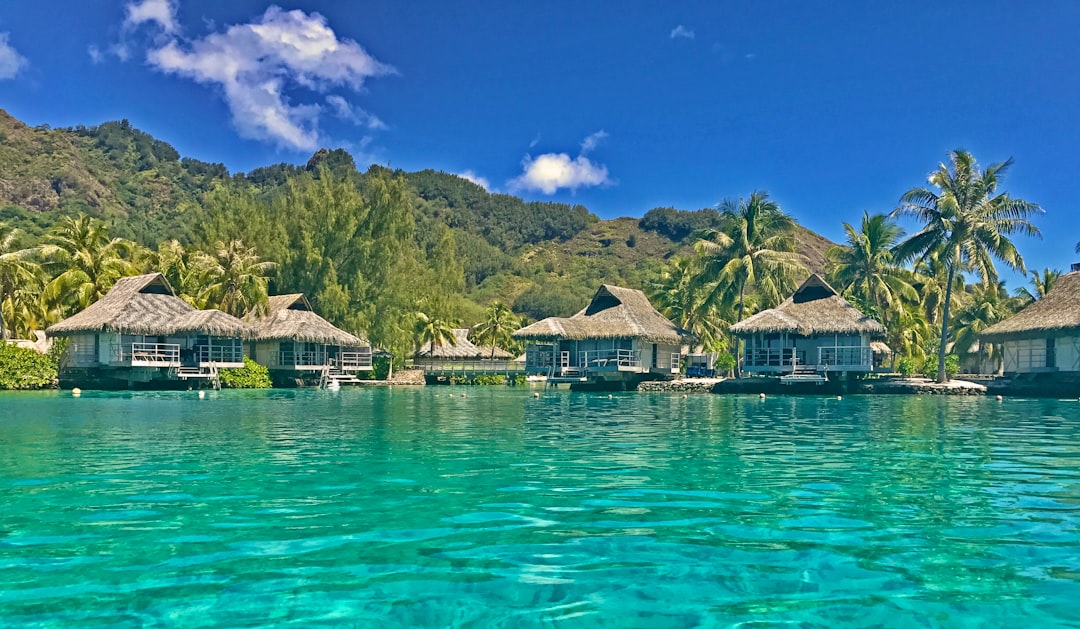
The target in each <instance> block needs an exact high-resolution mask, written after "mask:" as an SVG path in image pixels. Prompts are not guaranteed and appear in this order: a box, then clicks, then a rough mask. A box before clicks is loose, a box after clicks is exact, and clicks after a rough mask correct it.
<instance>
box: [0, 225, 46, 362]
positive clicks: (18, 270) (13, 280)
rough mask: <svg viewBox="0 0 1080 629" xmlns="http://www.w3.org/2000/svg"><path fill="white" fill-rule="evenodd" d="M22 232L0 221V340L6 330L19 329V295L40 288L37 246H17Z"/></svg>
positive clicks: (20, 321) (4, 335) (7, 331)
mask: <svg viewBox="0 0 1080 629" xmlns="http://www.w3.org/2000/svg"><path fill="white" fill-rule="evenodd" d="M22 235H23V234H22V230H20V229H18V228H16V227H12V228H8V227H7V225H6V224H4V223H0V342H3V340H4V339H5V338H7V337H8V335H9V330H14V331H15V333H16V334H18V333H19V332H20V331H21V330H20V327H21V324H22V323H23V317H18V316H16V313H17V312H18V311H19V308H18V306H17V302H19V301H20V298H21V297H24V296H25V295H26V294H27V293H28V292H33V293H36V292H37V291H39V290H40V288H41V287H40V283H41V267H39V266H38V264H37V263H36V262H35V261H34V256H35V255H37V252H38V250H37V248H29V249H20V248H19V246H18V243H19V240H20V239H21V238H22ZM5 318H6V319H5Z"/></svg>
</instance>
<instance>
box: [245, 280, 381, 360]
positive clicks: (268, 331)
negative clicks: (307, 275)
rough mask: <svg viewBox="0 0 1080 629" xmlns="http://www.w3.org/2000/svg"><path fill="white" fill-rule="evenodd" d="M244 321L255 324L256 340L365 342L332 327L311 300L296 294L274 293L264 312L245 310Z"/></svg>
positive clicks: (348, 344)
mask: <svg viewBox="0 0 1080 629" xmlns="http://www.w3.org/2000/svg"><path fill="white" fill-rule="evenodd" d="M244 320H245V321H247V322H248V323H250V324H251V325H253V326H254V327H255V338H256V339H258V340H260V341H285V340H293V341H298V342H301V343H321V344H324V345H341V346H344V347H364V346H367V345H369V343H368V342H367V340H365V339H361V338H357V337H356V336H353V335H352V334H349V333H348V332H346V331H345V330H342V329H339V328H336V327H334V326H333V325H332V324H331V323H330V322H329V321H327V320H326V319H323V318H322V317H320V316H319V315H317V314H315V313H314V312H313V311H312V309H311V303H310V302H308V300H307V298H306V297H304V296H303V295H302V294H300V293H295V294H292V295H274V296H273V297H271V298H270V302H269V304H268V306H267V313H266V314H264V315H257V314H255V313H254V312H249V313H248V314H247V315H245V316H244Z"/></svg>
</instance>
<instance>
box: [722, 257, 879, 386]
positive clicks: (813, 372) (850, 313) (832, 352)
mask: <svg viewBox="0 0 1080 629" xmlns="http://www.w3.org/2000/svg"><path fill="white" fill-rule="evenodd" d="M730 331H731V333H732V334H734V335H735V336H737V337H739V338H741V339H742V340H743V352H742V356H741V363H742V364H741V369H742V371H743V373H744V374H754V375H775V376H779V377H780V378H781V383H783V384H791V383H794V382H813V383H817V384H820V383H823V382H825V381H826V380H827V379H828V377H829V375H830V374H839V375H840V376H846V374H852V373H867V372H870V371H873V369H874V349H873V347H872V342H873V340H874V339H876V338H879V337H883V336H884V335H885V327H884V326H883V325H881V323H879V322H877V321H875V320H874V319H871V318H870V317H868V316H866V315H864V314H863V313H862V312H859V310H858V309H857V308H855V307H854V306H852V305H851V304H850V303H848V302H847V300H845V299H844V298H843V297H841V296H840V295H839V294H838V293H837V292H836V291H835V290H834V289H833V287H832V286H829V284H828V282H826V281H825V280H824V279H822V278H821V276H819V275H817V274H816V273H815V274H813V275H811V276H810V277H808V278H807V279H806V281H804V282H803V283H802V285H801V286H799V288H798V289H797V290H796V291H795V293H794V294H793V295H792V296H791V297H789V298H788V299H787V300H786V301H784V302H783V303H782V304H780V305H779V306H777V307H775V308H770V309H768V310H762V311H761V312H759V313H757V314H755V315H753V316H751V317H748V318H747V319H744V320H743V321H740V322H739V323H736V324H735V325H733V326H731V328H730Z"/></svg>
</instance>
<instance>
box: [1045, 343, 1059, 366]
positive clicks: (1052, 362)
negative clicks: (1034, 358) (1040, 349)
mask: <svg viewBox="0 0 1080 629" xmlns="http://www.w3.org/2000/svg"><path fill="white" fill-rule="evenodd" d="M1055 354H1056V352H1055V351H1054V338H1053V337H1048V338H1047V339H1046V367H1047V368H1050V369H1052V368H1053V367H1055V366H1056V365H1057V356H1056V355H1055Z"/></svg>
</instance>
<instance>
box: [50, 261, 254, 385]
mask: <svg viewBox="0 0 1080 629" xmlns="http://www.w3.org/2000/svg"><path fill="white" fill-rule="evenodd" d="M254 332H255V330H254V329H253V328H252V327H251V326H249V325H248V324H246V323H244V322H243V321H241V320H239V319H237V318H236V317H232V316H229V315H227V314H225V313H224V312H221V311H220V310H198V309H196V308H195V307H193V306H191V305H190V304H188V303H187V302H185V301H183V300H182V299H180V298H178V297H177V296H176V294H175V293H174V292H173V290H172V287H171V286H169V283H168V281H166V280H165V277H164V276H163V275H161V273H149V274H147V275H138V276H134V277H124V278H121V279H119V280H117V282H116V284H115V285H113V287H112V289H110V290H109V292H108V293H106V294H105V296H104V297H102V298H101V299H99V300H98V301H97V302H95V303H93V304H91V305H90V306H89V307H87V308H86V309H85V310H83V311H82V312H80V313H78V314H77V315H75V316H73V317H69V318H67V319H65V320H63V321H61V322H60V323H57V324H56V325H53V326H52V327H50V328H49V329H48V330H46V334H47V335H48V336H49V337H52V338H56V337H66V338H69V339H71V340H70V345H69V346H68V349H67V354H66V358H65V360H64V364H63V365H61V368H60V374H59V378H60V385H61V386H62V387H65V388H68V387H80V388H135V387H138V388H154V387H161V388H168V387H173V386H199V385H200V384H206V383H216V380H217V374H218V370H219V369H228V368H237V367H243V366H244V351H243V340H244V339H246V338H251V336H252V335H253V334H254Z"/></svg>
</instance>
